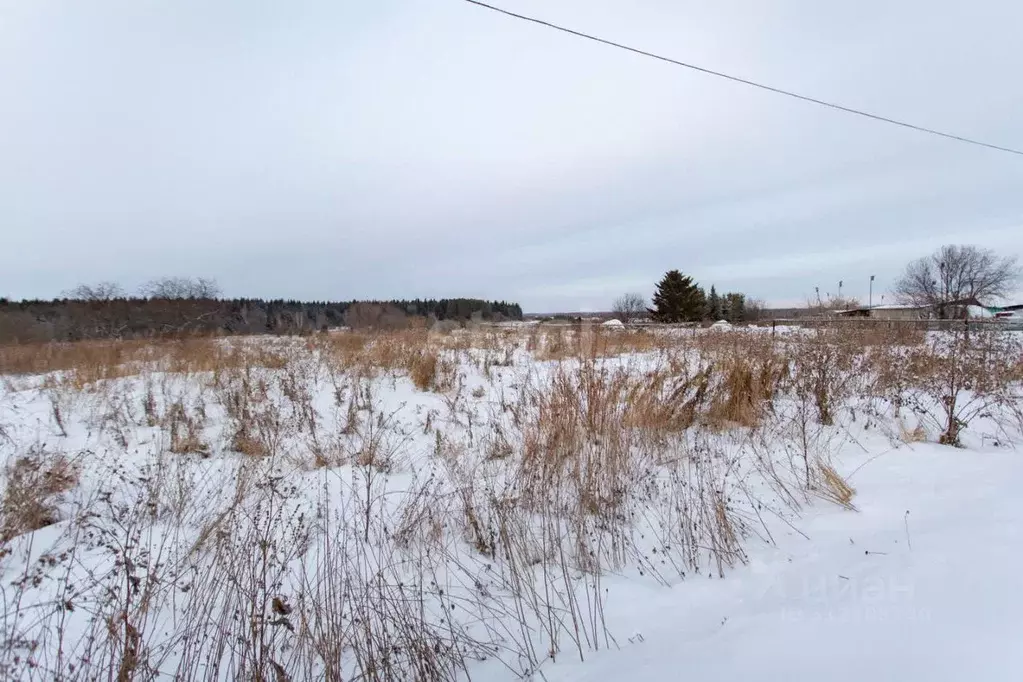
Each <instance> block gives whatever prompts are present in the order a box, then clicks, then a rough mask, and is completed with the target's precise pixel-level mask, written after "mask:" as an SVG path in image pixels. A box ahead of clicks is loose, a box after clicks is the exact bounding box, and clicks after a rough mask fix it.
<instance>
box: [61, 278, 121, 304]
mask: <svg viewBox="0 0 1023 682" xmlns="http://www.w3.org/2000/svg"><path fill="white" fill-rule="evenodd" d="M63 296H64V298H71V299H74V300H77V301H109V300H110V299H113V298H123V297H124V289H122V288H121V285H120V284H117V283H116V282H98V283H96V284H79V285H78V286H76V287H75V288H74V289H70V290H68V291H65V292H64V293H63Z"/></svg>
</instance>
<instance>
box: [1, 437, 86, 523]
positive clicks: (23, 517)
mask: <svg viewBox="0 0 1023 682" xmlns="http://www.w3.org/2000/svg"><path fill="white" fill-rule="evenodd" d="M4 474H5V476H4V477H5V479H6V487H5V488H4V494H3V498H2V500H0V542H3V543H6V542H9V541H10V540H11V539H12V538H14V537H17V536H18V535H21V534H23V533H28V532H31V531H34V530H38V529H40V528H45V527H46V526H50V525H53V524H54V523H57V521H59V520H60V518H59V516H58V513H57V506H56V502H57V497H58V496H59V495H60V494H61V493H64V492H66V491H68V490H70V489H71V488H73V487H74V486H75V485H77V483H78V470H77V468H76V467H75V466H74V465H73V464H72V462H71V460H69V459H68V458H67V457H66V456H64V455H47V454H44V453H33V454H30V455H28V456H25V457H20V458H18V459H16V460H14V462H13V463H11V464H9V465H8V466H7V468H6V471H5V472H4Z"/></svg>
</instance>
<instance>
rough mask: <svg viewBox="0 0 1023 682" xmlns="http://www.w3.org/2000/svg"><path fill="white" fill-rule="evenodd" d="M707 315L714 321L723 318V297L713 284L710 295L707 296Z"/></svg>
mask: <svg viewBox="0 0 1023 682" xmlns="http://www.w3.org/2000/svg"><path fill="white" fill-rule="evenodd" d="M707 317H709V318H710V319H711V321H712V322H717V321H718V320H720V319H721V297H720V296H718V292H717V289H715V288H714V285H713V284H712V285H711V286H710V296H709V297H708V298H707Z"/></svg>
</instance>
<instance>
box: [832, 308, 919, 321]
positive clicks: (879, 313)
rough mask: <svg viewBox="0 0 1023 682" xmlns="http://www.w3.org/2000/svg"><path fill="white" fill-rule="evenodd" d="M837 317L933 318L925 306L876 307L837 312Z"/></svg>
mask: <svg viewBox="0 0 1023 682" xmlns="http://www.w3.org/2000/svg"><path fill="white" fill-rule="evenodd" d="M835 314H836V315H838V316H839V317H868V318H870V319H873V320H926V319H928V318H930V317H932V316H933V308H932V307H931V306H926V305H923V306H921V305H876V306H873V307H872V308H867V307H863V308H852V309H851V310H837V311H835Z"/></svg>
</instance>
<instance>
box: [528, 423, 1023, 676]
mask: <svg viewBox="0 0 1023 682" xmlns="http://www.w3.org/2000/svg"><path fill="white" fill-rule="evenodd" d="M861 464H862V465H863V468H862V469H860V470H859V471H858V472H857V473H856V474H855V476H854V477H853V479H852V482H853V483H854V484H855V485H856V487H857V490H858V491H859V492H858V495H857V497H856V505H857V508H858V511H857V512H848V511H844V510H837V509H819V510H815V511H814V512H811V513H809V514H807V515H806V517H805V518H804V519H803V520H802V521H801V522H798V523H797V524H796V527H797V528H798V532H797V531H795V530H790V531H789V532H787V533H786V532H779V533H778V534H776V535H775V539H776V540H777V542H778V547H777V548H761V549H760V551H756V552H753V557H752V559H751V562H750V565H749V566H747V567H742V568H739V569H736V570H735V571H734V572H733V573H732V574H730V575H729V576H728V577H727V578H726V579H724V580H704V581H699V582H697V581H691V582H687V583H685V584H682V585H678V586H676V587H674V588H672V589H658V588H649V589H643V588H641V587H637V586H635V585H630V584H628V583H626V582H623V583H622V584H616V585H615V586H614V588H613V594H614V595H615V596H614V597H612V598H611V599H610V600H609V604H608V610H609V614H610V615H609V618H610V619H611V620H612V621H613V622H615V623H616V625H617V626H618V629H619V630H620V631H621V632H623V633H628V634H629V635H630V636H631V638H632V640H633V641H632V642H629V641H626V644H625V646H623V649H622V651H614V652H608V653H601V654H597V655H594V656H593V657H591V658H589V660H588V661H587V662H586V663H585V664H582V665H574V664H573V665H571V666H569V665H565V666H564V669H563V670H559V671H558V672H557V673H556V674H552V675H549V676H548V677H549V679H551V680H564V681H566V682H567V681H570V680H571V681H573V682H576V681H588V682H605V681H609V680H621V679H632V678H634V679H696V680H739V679H763V680H780V679H787V680H808V681H809V680H822V679H828V680H850V681H853V680H893V681H894V680H928V681H934V680H949V681H952V680H965V679H978V680H1017V679H1019V675H1020V670H1021V669H1023V652H1021V650H1020V647H1019V642H1020V641H1023V590H1021V589H1020V578H1019V565H1020V561H1021V558H1023V531H1021V529H1023V507H1021V505H1020V504H1019V492H1018V491H1019V485H1020V482H1021V481H1023V459H1021V458H1020V456H1019V453H1018V452H1015V451H1013V452H1005V451H986V452H975V451H963V450H954V449H951V448H946V447H943V446H937V445H931V444H920V443H917V444H913V445H911V446H906V447H904V448H901V449H899V450H894V451H891V452H888V453H887V454H885V455H882V456H880V457H877V458H876V459H875V458H873V457H868V456H861V457H858V458H849V460H847V461H846V462H845V467H846V468H848V467H853V468H855V467H856V466H859V465H861ZM803 534H805V535H806V537H804V536H803Z"/></svg>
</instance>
